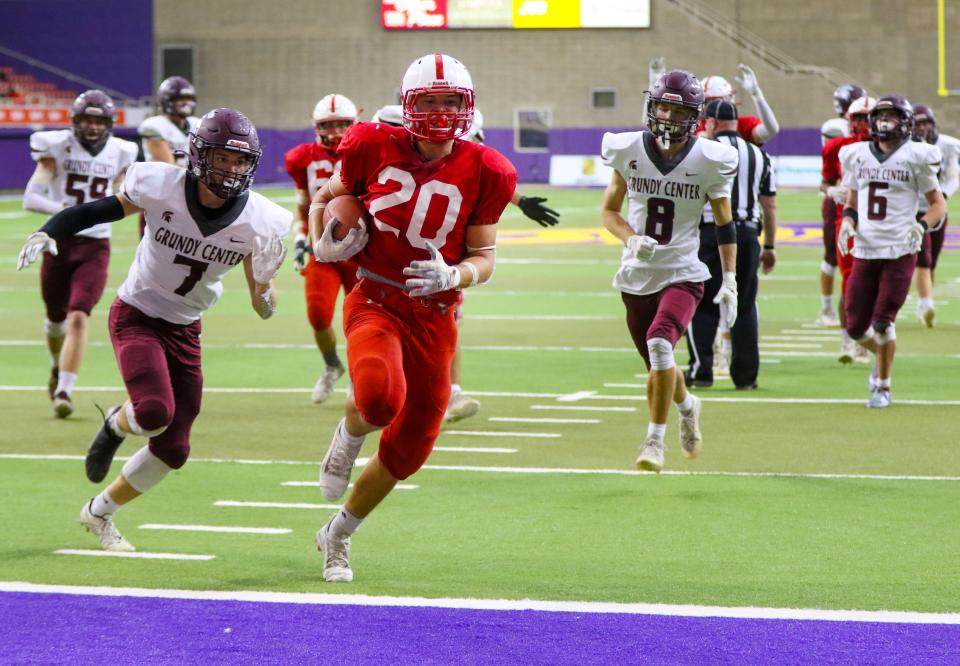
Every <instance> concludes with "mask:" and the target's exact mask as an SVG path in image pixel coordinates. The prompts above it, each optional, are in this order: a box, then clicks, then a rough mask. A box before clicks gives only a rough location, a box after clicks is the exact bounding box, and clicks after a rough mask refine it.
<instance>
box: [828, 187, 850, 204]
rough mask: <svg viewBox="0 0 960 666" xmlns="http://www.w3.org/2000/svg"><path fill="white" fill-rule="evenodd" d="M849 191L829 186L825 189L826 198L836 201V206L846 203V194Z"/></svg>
mask: <svg viewBox="0 0 960 666" xmlns="http://www.w3.org/2000/svg"><path fill="white" fill-rule="evenodd" d="M848 193H849V190H848V189H847V188H845V187H841V186H840V185H831V186H830V187H828V188H827V196H828V197H830V198H831V199H833V200H834V201H836V202H837V203H838V204H841V205H842V204H845V203H847V194H848Z"/></svg>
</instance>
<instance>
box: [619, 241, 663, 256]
mask: <svg viewBox="0 0 960 666" xmlns="http://www.w3.org/2000/svg"><path fill="white" fill-rule="evenodd" d="M624 244H625V245H626V246H627V249H628V250H630V254H632V255H633V256H635V257H636V258H637V259H639V260H640V261H650V260H651V259H652V258H653V253H654V252H656V250H657V245H659V243H657V241H656V239H654V238H650V236H637V235H634V236H630V238H628V239H627V242H626V243H624Z"/></svg>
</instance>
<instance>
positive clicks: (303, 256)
mask: <svg viewBox="0 0 960 666" xmlns="http://www.w3.org/2000/svg"><path fill="white" fill-rule="evenodd" d="M312 256H313V251H312V250H311V249H310V244H309V243H307V237H306V236H305V235H304V234H297V236H296V239H295V241H294V244H293V269H294V270H295V271H297V272H298V273H300V272H302V271H303V269H304V268H306V267H307V262H309V261H310V259H309V257H312Z"/></svg>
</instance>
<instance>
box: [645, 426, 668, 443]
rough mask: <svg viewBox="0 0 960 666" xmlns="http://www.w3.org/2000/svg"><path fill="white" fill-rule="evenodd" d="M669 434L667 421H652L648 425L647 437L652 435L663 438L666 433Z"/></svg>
mask: <svg viewBox="0 0 960 666" xmlns="http://www.w3.org/2000/svg"><path fill="white" fill-rule="evenodd" d="M666 434H667V424H666V423H651V424H649V425H648V426H647V437H650V436H651V435H652V436H653V437H659V438H660V439H663V437H664V435H666Z"/></svg>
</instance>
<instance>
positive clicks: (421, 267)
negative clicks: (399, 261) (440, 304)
mask: <svg viewBox="0 0 960 666" xmlns="http://www.w3.org/2000/svg"><path fill="white" fill-rule="evenodd" d="M426 244H427V251H428V252H429V253H430V258H429V259H427V260H418V261H411V262H410V265H409V266H407V267H406V268H404V269H403V274H404V275H413V276H414V277H412V278H410V279H408V280H407V282H406V286H407V289H409V290H410V295H411V296H428V295H430V294H436V293H439V292H441V291H449V290H450V289H457V288H458V287H459V285H460V269H459V268H457V267H456V266H448V265H447V262H445V261H444V260H443V257H441V256H440V251H439V250H438V249H437V248H435V247H434V246H433V244H432V243H431V242H430V241H426Z"/></svg>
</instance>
